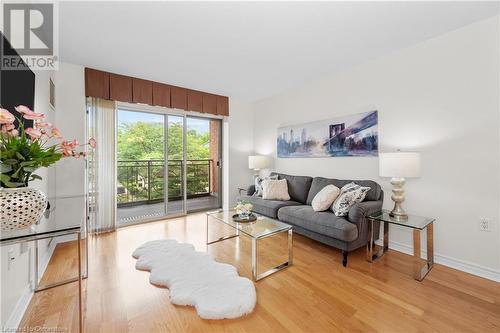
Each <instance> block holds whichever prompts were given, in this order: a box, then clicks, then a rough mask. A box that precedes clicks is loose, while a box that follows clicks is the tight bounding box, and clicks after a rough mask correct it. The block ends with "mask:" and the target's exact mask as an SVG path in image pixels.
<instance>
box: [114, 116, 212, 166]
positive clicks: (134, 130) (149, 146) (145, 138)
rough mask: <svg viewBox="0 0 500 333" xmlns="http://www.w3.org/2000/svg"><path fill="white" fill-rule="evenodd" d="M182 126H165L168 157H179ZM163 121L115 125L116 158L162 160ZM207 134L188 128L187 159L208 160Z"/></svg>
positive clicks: (208, 139) (180, 156) (180, 153)
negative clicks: (116, 129)
mask: <svg viewBox="0 0 500 333" xmlns="http://www.w3.org/2000/svg"><path fill="white" fill-rule="evenodd" d="M182 132H183V127H182V124H180V123H170V124H169V127H168V158H169V160H182V140H183V135H182ZM163 137H164V131H163V123H149V122H134V123H122V124H120V126H119V128H118V138H117V142H118V160H122V161H123V160H134V161H136V160H154V159H163V156H164V152H163ZM209 142H210V137H209V133H203V134H200V133H198V132H197V131H196V130H194V129H190V130H188V131H187V159H188V160H198V159H208V158H209V157H210V151H209Z"/></svg>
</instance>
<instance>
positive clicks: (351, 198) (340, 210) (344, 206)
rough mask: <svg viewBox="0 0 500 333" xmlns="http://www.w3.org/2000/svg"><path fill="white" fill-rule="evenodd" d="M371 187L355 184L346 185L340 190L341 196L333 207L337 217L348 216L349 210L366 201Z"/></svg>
mask: <svg viewBox="0 0 500 333" xmlns="http://www.w3.org/2000/svg"><path fill="white" fill-rule="evenodd" d="M369 190H370V187H363V186H359V185H357V184H355V183H349V184H346V185H344V186H343V187H342V188H341V189H340V195H339V196H338V197H337V199H336V200H335V202H334V203H333V205H332V211H333V213H334V214H335V215H336V216H346V215H347V214H348V213H349V209H350V208H351V207H352V206H354V205H355V204H357V203H358V202H361V201H363V200H364V199H365V196H366V193H368V191H369Z"/></svg>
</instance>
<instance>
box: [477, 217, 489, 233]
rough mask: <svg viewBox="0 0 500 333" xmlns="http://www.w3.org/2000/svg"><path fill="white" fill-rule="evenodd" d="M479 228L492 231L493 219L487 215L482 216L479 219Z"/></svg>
mask: <svg viewBox="0 0 500 333" xmlns="http://www.w3.org/2000/svg"><path fill="white" fill-rule="evenodd" d="M479 230H481V231H491V219H489V218H487V217H481V218H480V219H479Z"/></svg>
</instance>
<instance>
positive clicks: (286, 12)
mask: <svg viewBox="0 0 500 333" xmlns="http://www.w3.org/2000/svg"><path fill="white" fill-rule="evenodd" d="M498 12H499V5H498V3H496V2H482V3H481V2H316V3H311V2H288V3H286V2H253V3H249V2H244V3H237V2H218V3H217V2H202V3H196V2H182V3H181V2H168V3H167V2H99V3H97V2H61V3H60V7H59V19H60V23H59V24H60V25H59V40H60V41H59V48H60V59H61V61H64V62H70V63H76V64H81V65H85V66H88V67H93V68H97V69H102V70H107V71H111V72H115V73H120V74H125V75H131V76H136V77H141V78H145V79H150V80H155V81H160V82H165V83H171V84H175V85H179V86H184V87H189V88H192V89H199V90H203V91H208V92H213V93H218V94H224V95H228V96H230V97H231V98H238V99H242V100H245V101H256V100H260V99H263V98H266V97H268V96H271V95H274V94H277V93H280V92H283V91H285V90H287V89H290V88H293V87H295V86H298V85H300V84H303V83H304V82H305V81H309V80H312V79H315V78H318V77H322V76H325V75H328V74H331V73H335V72H337V71H340V70H343V69H345V68H348V67H351V66H354V65H356V64H360V63H362V62H365V61H368V60H370V59H373V58H376V57H379V56H381V55H383V54H386V53H389V52H392V51H394V50H397V49H401V48H404V47H408V46H410V45H412V44H416V43H419V42H421V41H423V40H426V39H429V38H432V37H434V36H437V35H440V34H443V33H445V32H448V31H451V30H454V29H457V28H459V27H462V26H464V25H467V24H470V23H472V22H475V21H478V20H481V19H485V18H487V17H490V16H493V15H498Z"/></svg>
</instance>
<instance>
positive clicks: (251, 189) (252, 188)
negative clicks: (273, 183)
mask: <svg viewBox="0 0 500 333" xmlns="http://www.w3.org/2000/svg"><path fill="white" fill-rule="evenodd" d="M254 193H255V185H250V186H248V188H247V195H248V196H251V195H253V194H254Z"/></svg>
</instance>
